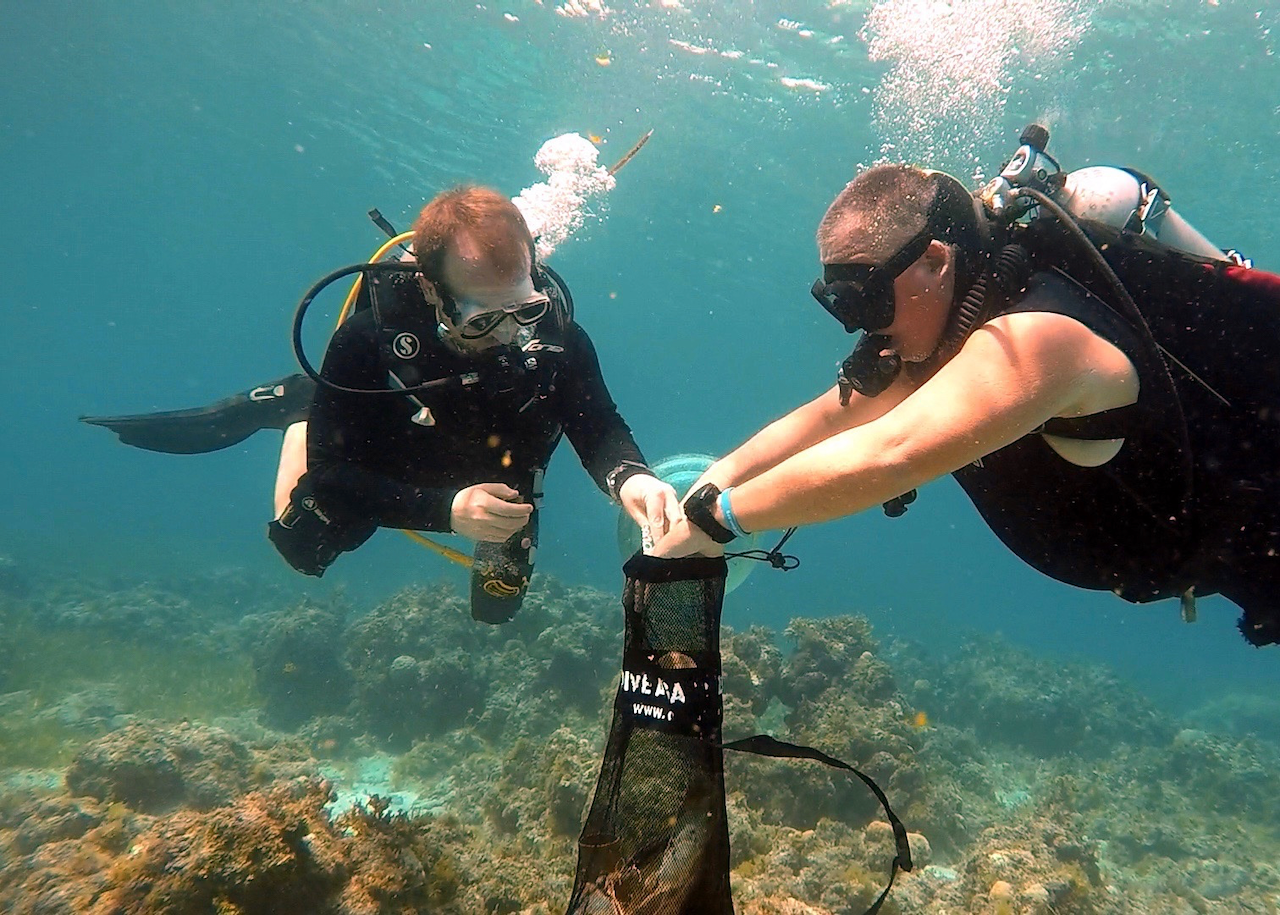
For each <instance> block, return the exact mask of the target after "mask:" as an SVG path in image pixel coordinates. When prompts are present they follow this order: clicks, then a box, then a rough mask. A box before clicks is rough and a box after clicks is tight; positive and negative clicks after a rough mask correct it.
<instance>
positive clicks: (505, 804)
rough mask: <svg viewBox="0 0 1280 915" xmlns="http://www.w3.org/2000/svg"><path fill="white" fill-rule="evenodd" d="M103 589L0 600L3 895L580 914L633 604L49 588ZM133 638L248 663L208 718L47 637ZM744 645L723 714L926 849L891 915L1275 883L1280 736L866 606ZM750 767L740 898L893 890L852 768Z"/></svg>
mask: <svg viewBox="0 0 1280 915" xmlns="http://www.w3.org/2000/svg"><path fill="white" fill-rule="evenodd" d="M232 582H233V584H234V585H235V587H232V586H230V585H229V586H228V589H229V590H228V593H236V594H242V592H243V589H242V588H241V587H240V585H239V583H238V580H237V579H234V578H232ZM85 590H86V589H84V588H77V587H76V586H75V585H74V584H70V585H69V584H67V583H65V582H63V583H59V585H58V586H57V587H56V588H52V589H50V588H46V589H43V590H42V588H41V586H40V584H39V582H30V583H28V584H26V585H25V586H24V587H23V588H21V589H11V590H10V591H8V592H0V623H3V624H5V625H12V626H13V627H15V628H16V629H17V630H19V631H21V632H22V633H23V634H24V641H23V645H22V648H21V650H19V651H16V652H15V649H14V648H13V646H12V645H11V646H10V647H9V648H7V649H6V650H5V651H3V652H0V684H2V685H0V689H3V690H7V692H0V743H3V742H5V741H8V742H9V743H10V745H11V746H10V748H9V749H8V750H6V751H5V754H4V755H0V911H5V912H15V913H37V912H39V913H50V915H60V913H76V915H79V913H92V915H107V913H161V912H166V913H169V912H216V913H232V912H234V913H243V915H250V913H268V912H279V911H307V912H315V913H334V915H339V913H341V915H346V913H360V915H364V913H383V912H386V913H400V912H406V913H407V912H441V913H523V915H551V913H555V912H558V911H562V909H563V905H564V903H565V901H566V900H567V898H568V894H569V890H570V888H571V886H572V880H573V871H574V864H575V856H576V839H577V835H578V831H579V829H580V825H581V821H582V820H581V818H582V815H583V812H584V810H585V807H586V805H587V802H588V800H589V797H590V791H591V788H592V785H593V783H594V780H595V775H596V769H597V766H598V764H599V756H600V748H601V745H602V743H603V739H604V728H605V725H606V724H607V721H608V715H609V705H610V701H611V698H612V693H613V690H614V688H615V687H616V682H615V678H616V671H617V664H618V654H619V650H620V645H619V636H620V632H621V618H620V616H621V615H620V612H619V605H618V601H617V598H616V597H614V596H611V595H605V594H600V593H598V592H594V591H591V590H589V589H583V588H575V587H571V586H567V585H565V584H563V583H561V582H558V581H555V580H552V579H549V578H546V577H542V576H539V577H537V578H536V579H535V582H534V585H533V587H532V588H531V590H530V593H529V596H528V599H527V601H526V604H525V607H524V608H523V610H522V612H521V614H520V616H518V617H517V618H516V620H515V621H514V622H513V623H512V624H509V625H506V626H502V627H492V626H485V625H482V624H478V623H475V622H474V621H472V620H471V619H470V617H469V615H468V613H467V609H466V606H465V601H464V600H463V599H462V598H461V597H460V596H459V595H458V594H457V593H455V592H454V591H453V590H452V589H451V588H449V587H447V586H436V587H416V588H411V589H407V590H405V591H402V592H400V593H398V594H396V595H394V596H392V597H391V598H390V599H389V600H387V601H385V602H384V603H383V604H381V605H380V606H378V607H375V608H373V609H371V610H368V611H367V612H363V611H361V610H359V609H358V608H355V607H352V606H350V605H348V604H347V603H346V602H344V601H342V600H337V601H334V602H332V603H330V604H323V605H322V604H316V603H307V602H304V603H301V604H296V605H294V606H287V605H283V606H282V605H279V604H275V605H272V604H270V603H264V604H262V605H254V604H253V603H252V602H250V601H247V600H244V601H243V603H242V604H239V606H241V608H242V609H241V612H239V613H237V612H235V611H234V610H233V609H232V607H231V605H230V602H229V601H227V600H221V601H215V603H217V604H218V606H216V607H213V608H207V609H201V608H200V606H199V602H200V598H199V596H198V595H197V594H195V593H192V594H183V593H182V592H181V591H178V590H173V591H167V590H165V589H164V588H158V587H157V586H154V585H139V584H137V583H128V584H124V585H122V587H121V588H120V589H119V590H117V591H115V592H110V591H107V592H104V593H101V594H98V595H97V596H96V597H95V598H94V600H95V601H96V602H97V603H96V606H100V607H104V608H107V610H108V617H109V620H108V623H107V624H105V625H106V628H105V629H104V628H103V626H104V624H103V623H102V621H100V620H97V619H94V618H91V617H87V616H85V615H84V614H83V613H81V612H80V611H78V610H77V611H75V612H60V611H58V610H57V609H56V608H58V607H64V608H65V607H67V606H71V607H73V608H74V607H75V606H79V604H78V603H77V601H80V602H81V603H82V601H81V599H80V598H79V597H77V598H75V600H72V601H71V602H70V604H68V599H67V596H66V595H68V594H77V595H78V594H81V593H84V592H85ZM237 600H243V598H241V597H238V598H237ZM131 602H132V604H136V605H131ZM183 608H190V611H191V612H192V613H194V614H195V615H196V616H197V617H200V618H202V619H204V620H205V621H206V622H207V623H209V624H210V625H208V626H207V627H206V628H204V629H203V630H200V631H198V632H197V631H196V630H195V629H194V628H191V627H186V628H180V629H179V631H177V632H172V633H170V634H169V636H168V637H167V638H165V639H161V640H159V641H158V642H157V643H156V644H154V645H153V646H151V647H150V648H148V647H147V646H146V645H145V644H143V639H141V638H136V639H132V640H131V639H128V638H124V637H121V638H120V640H119V641H118V642H114V641H112V639H114V638H115V637H116V636H115V635H114V634H113V633H116V630H115V629H114V628H113V627H114V626H115V625H116V624H115V623H112V622H110V620H117V621H126V620H134V621H136V620H139V619H145V617H146V616H147V614H148V613H149V612H154V613H156V614H158V616H159V618H160V619H161V620H162V621H163V620H169V619H171V617H172V615H173V614H174V613H176V612H179V610H182V609H183ZM832 609H834V610H845V609H848V608H832ZM156 625H162V623H159V624H158V623H156V622H155V621H151V622H147V623H144V628H143V632H150V631H153V630H154V627H155V626H156ZM82 629H83V630H87V631H88V632H89V634H91V635H92V636H93V638H91V639H80V638H78V634H79V633H80V630H82ZM95 646H96V648H95ZM113 648H114V649H115V650H117V651H118V652H119V653H120V659H121V663H122V664H128V665H132V666H136V665H137V664H142V665H143V666H146V665H148V664H156V665H159V664H161V663H162V660H163V658H165V657H169V658H171V659H176V660H175V661H172V663H176V664H181V665H184V666H185V667H186V669H187V670H191V669H193V668H192V664H193V663H194V662H193V660H192V659H193V658H196V657H199V655H197V654H193V652H204V653H206V654H207V655H208V656H209V660H208V663H209V665H211V666H210V667H209V668H208V670H209V671H234V672H235V673H234V675H233V676H231V678H230V679H231V681H232V682H234V683H235V684H236V685H235V688H234V689H229V688H226V684H225V683H224V684H222V685H223V691H222V692H217V691H216V690H215V689H214V687H215V685H216V684H214V683H213V682H212V681H211V682H209V683H208V685H207V686H206V687H204V689H205V690H206V693H207V695H206V699H210V697H211V698H212V699H217V700H218V703H220V704H214V705H206V706H204V707H202V711H200V713H199V714H198V715H192V714H190V711H191V709H192V708H193V706H192V705H191V701H192V700H191V698H190V697H182V696H176V695H175V696H173V697H170V702H169V704H166V702H165V697H164V696H161V695H153V694H144V693H140V692H139V691H138V687H137V686H136V685H130V684H131V681H130V680H129V677H128V676H126V674H125V673H124V672H123V671H122V672H120V673H119V674H118V676H114V677H113V676H112V668H111V667H110V666H109V665H108V664H106V663H105V662H101V663H100V662H99V661H96V660H92V659H91V658H89V656H88V655H85V657H84V658H81V659H80V660H79V663H78V664H77V663H74V662H75V659H74V658H72V659H69V660H68V663H67V664H66V665H64V666H62V667H60V668H59V670H60V671H61V674H60V678H59V679H58V680H56V681H51V680H49V679H48V678H44V679H42V678H41V677H40V676H38V666H37V665H36V664H35V663H34V662H29V661H28V660H24V654H23V653H24V652H27V653H36V652H40V651H52V650H60V651H64V652H67V651H77V652H91V651H93V650H97V651H105V650H111V649H113ZM722 648H723V669H724V674H723V678H722V687H723V690H724V701H725V734H726V737H727V738H730V739H732V738H735V737H739V736H745V735H746V734H749V733H755V732H758V731H769V732H772V733H774V734H775V735H776V736H779V737H781V738H783V739H787V740H792V741H795V742H798V743H806V744H811V745H813V746H816V747H818V748H820V749H822V750H824V751H825V752H827V753H830V754H832V755H834V756H837V757H839V758H841V759H844V760H846V761H848V762H850V763H852V764H854V765H856V766H858V767H860V768H862V769H863V770H864V771H866V772H867V773H868V774H869V775H871V776H872V777H874V778H875V779H876V780H877V781H878V782H879V783H880V785H881V786H882V787H883V788H884V790H885V791H886V793H887V794H888V796H889V798H890V801H891V803H892V804H893V805H894V808H895V810H896V811H897V813H898V815H899V816H900V817H901V818H902V820H903V822H904V823H905V824H906V826H907V828H908V830H909V831H910V833H911V836H910V837H911V845H912V850H913V855H914V857H915V863H916V868H915V870H914V872H913V873H910V874H903V875H900V876H899V878H898V881H897V884H896V885H895V887H894V890H893V893H892V895H891V896H890V901H889V903H888V904H887V905H886V907H885V909H884V911H885V912H886V913H891V915H904V913H917V912H918V913H936V915H954V913H960V912H966V913H967V912H974V913H983V915H988V913H990V915H1021V913H1027V915H1033V913H1034V915H1050V913H1052V915H1119V913H1126V915H1133V913H1138V915H1142V913H1153V915H1154V913H1159V915H1165V913H1182V912H1187V913H1206V912H1207V913H1214V912H1224V913H1225V912H1233V913H1238V912H1259V913H1262V912H1275V911H1277V907H1278V906H1280V869H1278V868H1277V866H1276V865H1275V864H1274V862H1275V861H1277V860H1280V854H1278V853H1277V852H1280V809H1277V805H1280V800H1278V798H1280V790H1277V789H1280V775H1278V774H1277V773H1280V746H1277V744H1275V743H1274V742H1272V741H1271V740H1269V739H1259V737H1257V736H1255V735H1253V734H1251V733H1248V732H1243V731H1242V730H1241V728H1240V725H1239V722H1238V721H1236V722H1233V723H1231V725H1230V726H1224V727H1222V728H1220V729H1214V728H1213V727H1212V726H1211V725H1212V723H1213V722H1212V721H1210V720H1208V719H1206V717H1205V716H1204V715H1200V716H1198V717H1197V716H1194V715H1193V716H1190V717H1188V718H1187V719H1180V718H1177V717H1175V716H1173V715H1171V714H1169V713H1168V712H1165V711H1163V710H1161V709H1159V708H1157V707H1155V706H1154V705H1152V704H1151V703H1150V702H1149V701H1147V700H1146V699H1144V698H1143V697H1142V696H1140V695H1138V694H1137V693H1136V692H1134V691H1133V690H1132V689H1129V688H1128V687H1126V686H1125V684H1124V683H1123V682H1122V681H1119V680H1118V679H1117V678H1116V677H1115V676H1114V675H1112V674H1110V673H1108V672H1107V671H1106V670H1104V669H1102V668H1100V667H1097V666H1092V665H1087V664H1073V663H1063V662H1061V661H1058V660H1049V659H1045V658H1042V657H1037V656H1033V655H1031V654H1030V653H1028V652H1026V651H1023V650H1020V649H1018V648H1016V647H1014V646H1011V645H1009V644H1007V643H1004V642H1002V641H1001V640H999V639H998V638H995V637H984V638H980V639H974V640H971V641H969V642H968V643H966V644H964V645H963V646H961V647H960V648H959V649H958V650H957V651H955V652H953V653H951V654H950V655H948V656H934V655H931V654H929V653H926V652H924V651H922V650H920V649H918V648H917V647H915V646H913V645H911V644H909V643H906V642H900V641H896V640H891V639H886V640H881V639H878V638H877V637H876V635H875V633H874V631H873V629H872V627H871V625H870V624H869V623H868V622H867V620H866V619H865V618H862V617H859V616H854V615H847V614H843V615H832V616H827V617H821V618H805V619H795V620H793V621H792V622H791V624H790V625H789V626H788V627H787V628H786V629H785V631H784V632H783V633H776V632H774V631H772V630H770V629H768V628H766V627H763V626H752V627H750V628H746V629H743V630H741V631H728V630H727V631H726V632H725V635H724V639H723V645H722ZM149 651H154V653H155V657H152V656H151V655H150V654H147V653H146V652H149ZM138 652H143V653H142V654H139V653H138ZM32 657H35V655H34V654H32ZM202 663H203V662H202ZM219 665H221V666H219ZM228 665H231V666H228ZM76 669H78V670H81V671H84V672H86V674H85V676H83V677H80V678H75V677H72V676H70V674H68V673H67V671H69V670H76ZM148 669H154V670H156V671H159V672H160V674H158V675H157V676H158V677H159V679H158V681H157V682H159V683H160V684H161V685H162V686H163V687H164V688H166V689H170V688H172V687H173V684H175V683H181V682H182V681H181V679H180V678H179V677H178V676H177V674H176V673H175V674H174V676H173V677H171V678H166V676H164V675H163V669H162V668H160V667H156V668H148ZM209 676H213V675H212V674H209ZM202 682H203V681H202ZM59 686H61V687H62V690H61V692H59V690H58V687H59ZM1218 701H1219V706H1218V707H1219V708H1236V707H1241V708H1243V707H1244V706H1242V705H1241V704H1240V703H1236V704H1235V705H1232V704H1230V703H1223V702H1222V701H1221V700H1218ZM1249 708H1250V710H1252V708H1253V707H1252V706H1250V707H1249ZM49 710H54V711H52V712H49ZM37 713H39V714H37ZM1241 720H1244V719H1241ZM726 786H727V792H728V806H729V822H730V833H731V866H732V883H733V888H734V894H735V899H736V902H737V909H738V911H739V912H740V913H742V915H851V913H860V912H862V911H863V910H864V909H865V907H866V906H867V905H869V904H870V902H871V901H872V900H873V899H874V898H875V896H876V894H877V893H878V892H879V891H880V888H881V886H882V885H883V882H884V880H885V879H886V877H887V875H888V863H889V860H890V858H891V856H892V854H893V841H892V836H891V833H890V830H889V826H888V824H887V823H885V822H884V819H883V813H882V811H881V810H880V808H879V805H878V804H877V803H876V802H875V800H874V798H872V797H871V795H870V794H869V793H868V792H867V791H866V790H865V788H864V787H863V786H862V785H861V783H860V782H857V781H856V780H854V779H850V778H848V777H846V776H845V775H843V774H842V773H839V772H837V771H835V770H831V769H827V768H826V767H823V766H819V765H816V764H813V763H809V762H795V761H787V762H782V761H776V760H766V759H760V758H756V757H743V756H739V755H737V754H729V755H728V758H727V759H726Z"/></svg>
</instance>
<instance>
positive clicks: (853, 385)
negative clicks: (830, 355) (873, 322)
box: [836, 334, 902, 407]
mask: <svg viewBox="0 0 1280 915" xmlns="http://www.w3.org/2000/svg"><path fill="white" fill-rule="evenodd" d="M889 343H890V338H889V337H887V336H885V335H884V334H863V335H862V338H861V339H860V340H859V341H858V345H857V346H855V347H854V348H853V352H851V353H849V355H848V356H846V357H845V360H844V362H842V363H840V372H839V374H838V376H837V378H836V384H837V386H838V387H839V388H840V406H842V407H847V406H848V405H849V399H850V398H851V397H852V396H853V392H854V391H857V392H858V393H859V394H861V395H862V396H863V397H877V396H879V395H880V394H883V393H884V392H885V390H886V389H887V388H888V387H889V385H891V384H893V381H894V379H895V378H897V377H898V373H899V372H901V371H902V357H901V356H899V355H898V354H897V353H895V352H893V351H892V350H889V349H888V346H889Z"/></svg>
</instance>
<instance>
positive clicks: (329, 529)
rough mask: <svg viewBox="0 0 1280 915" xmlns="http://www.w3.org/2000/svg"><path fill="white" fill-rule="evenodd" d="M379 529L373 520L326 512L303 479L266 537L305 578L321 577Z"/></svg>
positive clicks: (270, 526)
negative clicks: (341, 556) (345, 518)
mask: <svg viewBox="0 0 1280 915" xmlns="http://www.w3.org/2000/svg"><path fill="white" fill-rule="evenodd" d="M377 529H378V525H376V524H374V523H373V522H371V521H351V520H349V519H347V520H340V519H338V518H337V517H335V516H333V515H332V514H331V513H329V512H326V511H325V510H324V508H323V507H322V506H321V505H320V503H319V502H318V501H317V500H316V497H315V495H314V494H313V493H312V492H311V488H310V486H309V485H307V482H306V477H305V476H304V477H303V479H302V480H300V481H299V482H298V485H297V486H296V487H295V488H294V490H293V494H292V496H290V498H289V504H288V506H286V507H285V510H284V512H282V513H281V515H280V517H279V518H277V519H276V520H275V521H272V522H271V523H270V524H268V525H267V537H268V539H270V541H271V543H272V544H273V545H274V546H275V548H276V551H277V552H279V554H280V555H281V556H283V557H284V560H285V562H287V563H289V565H291V566H293V568H294V569H296V570H297V571H299V572H301V573H302V574H303V575H314V576H316V577H317V578H319V577H320V576H321V575H323V574H324V573H325V570H326V569H328V568H329V566H331V565H332V564H333V561H334V560H335V559H337V558H338V557H339V556H340V555H341V554H343V553H345V552H347V551H349V550H354V549H355V548H356V547H358V546H360V545H361V544H363V543H364V542H365V541H366V540H368V539H369V538H370V537H372V536H373V532H374V531H376V530H377Z"/></svg>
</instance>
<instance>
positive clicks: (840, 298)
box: [809, 224, 933, 333]
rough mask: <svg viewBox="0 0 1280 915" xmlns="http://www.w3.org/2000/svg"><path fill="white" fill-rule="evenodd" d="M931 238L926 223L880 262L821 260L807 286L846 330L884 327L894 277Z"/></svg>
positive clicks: (889, 311) (888, 320)
mask: <svg viewBox="0 0 1280 915" xmlns="http://www.w3.org/2000/svg"><path fill="white" fill-rule="evenodd" d="M932 240H933V229H932V228H931V227H930V226H929V225H928V224H926V225H925V227H924V228H923V229H921V230H920V231H919V232H917V233H916V234H915V235H914V236H913V237H912V238H910V239H909V240H908V241H907V242H906V244H904V245H903V246H902V247H901V248H899V249H898V250H897V251H896V252H895V253H894V254H893V256H892V257H890V258H889V259H888V260H886V261H885V262H884V263H883V264H824V265H823V267H822V279H821V280H818V281H816V282H814V284H813V287H812V288H811V289H810V290H809V292H810V294H811V295H812V296H813V297H814V298H815V299H817V301H818V303H819V304H820V305H821V306H822V307H823V308H824V309H826V311H827V313H828V314H829V315H831V316H832V317H833V318H835V319H836V320H837V321H839V322H840V323H841V324H842V325H844V329H845V331H846V332H847V333H854V332H855V331H858V330H866V331H870V332H874V331H879V330H884V329H885V328H886V327H888V326H889V325H890V324H892V323H893V317H894V304H895V303H894V291H893V281H894V280H896V279H897V278H898V277H899V276H901V275H902V273H903V271H905V270H906V269H907V268H908V267H910V266H911V265H912V264H914V263H915V262H916V261H917V260H919V259H920V257H921V255H923V254H924V252H925V250H926V249H927V248H928V247H929V242H931V241H932Z"/></svg>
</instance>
